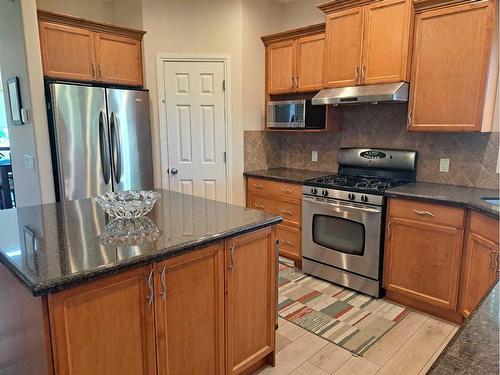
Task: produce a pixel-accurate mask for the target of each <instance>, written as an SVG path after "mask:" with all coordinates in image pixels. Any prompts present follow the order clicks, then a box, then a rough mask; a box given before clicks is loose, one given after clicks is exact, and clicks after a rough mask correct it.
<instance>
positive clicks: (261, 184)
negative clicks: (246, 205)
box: [247, 177, 302, 199]
mask: <svg viewBox="0 0 500 375" xmlns="http://www.w3.org/2000/svg"><path fill="white" fill-rule="evenodd" d="M247 190H248V191H255V192H260V193H266V194H273V195H277V196H280V197H283V198H290V199H301V198H302V185H296V184H289V183H286V182H279V181H271V180H265V179H262V178H255V177H249V178H248V180H247Z"/></svg>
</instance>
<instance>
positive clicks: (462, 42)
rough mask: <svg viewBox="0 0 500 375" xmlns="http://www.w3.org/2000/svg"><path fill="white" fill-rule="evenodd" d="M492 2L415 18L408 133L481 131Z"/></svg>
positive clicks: (465, 5)
mask: <svg viewBox="0 0 500 375" xmlns="http://www.w3.org/2000/svg"><path fill="white" fill-rule="evenodd" d="M493 9H494V0H491V1H478V2H474V3H469V4H464V5H456V6H452V7H446V8H442V9H438V10H432V11H428V12H424V13H420V14H417V16H416V18H415V36H414V46H413V57H412V72H411V85H410V100H409V105H408V123H409V126H408V128H409V130H416V131H477V130H480V127H481V119H482V111H483V103H484V93H485V84H486V78H487V71H488V62H489V52H490V47H491V33H492V18H493Z"/></svg>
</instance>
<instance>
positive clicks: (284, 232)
mask: <svg viewBox="0 0 500 375" xmlns="http://www.w3.org/2000/svg"><path fill="white" fill-rule="evenodd" d="M300 234H301V232H300V229H297V228H291V227H287V226H286V225H278V231H277V238H278V240H279V241H280V254H281V255H283V256H285V257H287V258H291V259H297V260H298V259H300V258H301V257H302V253H301V251H300V249H301V241H302V240H301V235H300Z"/></svg>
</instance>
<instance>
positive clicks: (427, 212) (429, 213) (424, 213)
mask: <svg viewBox="0 0 500 375" xmlns="http://www.w3.org/2000/svg"><path fill="white" fill-rule="evenodd" d="M413 212H415V213H416V214H417V215H421V216H431V217H434V215H433V214H432V212H429V211H419V210H415V209H413Z"/></svg>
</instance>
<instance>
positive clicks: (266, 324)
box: [226, 230, 277, 374]
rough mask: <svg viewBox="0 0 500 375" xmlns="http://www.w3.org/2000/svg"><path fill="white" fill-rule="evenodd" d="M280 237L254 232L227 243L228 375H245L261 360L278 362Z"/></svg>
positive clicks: (270, 232)
mask: <svg viewBox="0 0 500 375" xmlns="http://www.w3.org/2000/svg"><path fill="white" fill-rule="evenodd" d="M276 257H277V254H276V237H275V234H274V232H273V231H271V230H263V231H260V232H255V233H250V234H248V235H246V236H241V237H238V238H235V239H234V240H232V241H227V242H226V263H227V273H226V282H227V299H226V312H227V336H226V338H227V350H226V352H227V371H226V373H227V374H241V373H244V372H245V371H246V370H248V369H249V368H250V367H251V366H252V365H253V364H255V363H256V361H258V360H262V359H263V358H265V357H267V360H268V362H270V363H273V362H274V347H275V332H274V329H275V326H276V301H277V297H276V277H277V262H276Z"/></svg>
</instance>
